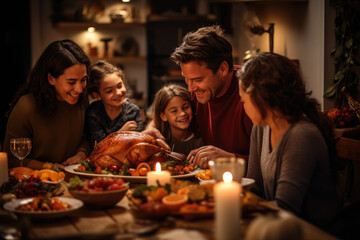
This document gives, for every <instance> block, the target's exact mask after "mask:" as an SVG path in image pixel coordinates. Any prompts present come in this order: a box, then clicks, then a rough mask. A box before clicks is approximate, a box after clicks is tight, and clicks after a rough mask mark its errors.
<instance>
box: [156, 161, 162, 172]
mask: <svg viewBox="0 0 360 240" xmlns="http://www.w3.org/2000/svg"><path fill="white" fill-rule="evenodd" d="M155 171H156V172H161V165H160V163H159V162H157V163H156V164H155Z"/></svg>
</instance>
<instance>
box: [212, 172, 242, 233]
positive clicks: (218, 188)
mask: <svg viewBox="0 0 360 240" xmlns="http://www.w3.org/2000/svg"><path fill="white" fill-rule="evenodd" d="M223 180H224V181H223V182H220V183H217V184H216V185H215V186H214V197H215V239H216V240H233V239H234V240H235V239H236V240H238V239H240V207H241V206H240V193H241V185H240V184H239V183H238V182H233V181H232V175H231V173H230V172H225V173H224V175H223Z"/></svg>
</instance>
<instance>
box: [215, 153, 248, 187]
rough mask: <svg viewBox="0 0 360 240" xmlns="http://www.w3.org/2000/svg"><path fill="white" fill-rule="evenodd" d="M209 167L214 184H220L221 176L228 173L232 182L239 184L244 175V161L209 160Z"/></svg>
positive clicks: (239, 159) (236, 159)
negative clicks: (231, 177)
mask: <svg viewBox="0 0 360 240" xmlns="http://www.w3.org/2000/svg"><path fill="white" fill-rule="evenodd" d="M209 167H210V170H211V175H212V178H213V179H214V180H215V181H216V182H221V181H222V180H223V174H224V173H225V172H230V173H231V175H232V176H233V181H236V182H239V183H241V179H242V177H243V176H244V173H245V160H244V159H242V158H235V157H231V158H226V157H221V158H217V159H215V161H212V160H210V161H209Z"/></svg>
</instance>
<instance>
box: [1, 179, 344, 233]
mask: <svg viewBox="0 0 360 240" xmlns="http://www.w3.org/2000/svg"><path fill="white" fill-rule="evenodd" d="M68 178H69V176H68V174H67V176H66V178H65V179H68ZM134 186H136V184H135V185H133V184H130V188H129V190H128V191H131V187H134ZM59 189H60V191H59V192H61V196H62V197H69V198H72V195H71V194H70V192H69V191H68V189H67V187H66V181H63V182H61V183H60V186H59ZM261 204H262V205H265V206H267V207H268V208H269V209H272V210H273V212H275V211H276V212H278V213H286V214H291V213H289V212H287V211H286V210H283V209H280V208H278V207H277V206H275V205H273V204H272V203H270V202H268V201H265V200H261ZM263 214H266V213H264V212H261V211H260V212H258V213H256V212H255V213H253V214H252V216H251V217H249V216H245V214H242V215H243V216H242V217H241V219H240V221H239V223H238V224H239V229H240V231H239V232H240V236H239V238H238V239H246V233H247V229H248V228H249V226H250V225H251V223H252V222H253V221H254V220H255V219H256V218H257V217H259V216H262V215H263ZM267 214H269V213H267ZM293 217H294V218H296V219H297V220H298V222H299V224H300V226H301V229H302V235H303V238H302V239H304V240H307V239H319V240H321V239H324V240H325V239H326V240H332V239H337V238H336V237H335V236H333V235H330V234H329V233H327V232H325V231H323V230H322V229H320V228H318V227H316V226H315V225H312V224H310V223H309V222H306V221H304V220H302V219H300V218H298V217H296V216H293ZM214 228H215V217H209V218H203V219H187V218H183V217H179V216H168V217H166V218H164V219H162V220H151V219H143V218H138V217H137V215H136V214H134V212H133V211H132V209H131V207H130V206H129V199H128V197H124V198H123V199H122V200H121V201H119V202H118V203H117V204H116V206H115V207H112V208H107V209H92V208H87V207H85V206H83V207H81V208H79V209H77V210H76V211H73V212H71V213H69V214H68V215H66V216H63V217H61V218H55V219H46V218H44V219H32V218H29V217H27V216H23V215H21V216H19V215H15V214H14V213H12V212H8V211H5V210H4V209H3V208H1V210H0V234H1V235H0V239H40V240H41V239H86V240H89V239H108V240H110V239H144V240H153V239H154V240H155V239H156V240H165V239H173V240H176V239H181V240H183V239H191V240H203V239H215V229H214ZM4 236H7V237H4Z"/></svg>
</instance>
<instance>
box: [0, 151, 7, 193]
mask: <svg viewBox="0 0 360 240" xmlns="http://www.w3.org/2000/svg"><path fill="white" fill-rule="evenodd" d="M8 174H9V173H8V157H7V153H6V152H0V186H1V185H2V184H3V183H4V182H7V181H8Z"/></svg>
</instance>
